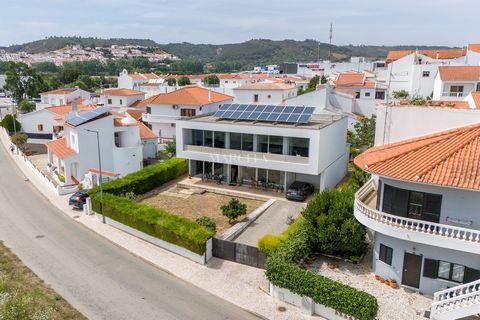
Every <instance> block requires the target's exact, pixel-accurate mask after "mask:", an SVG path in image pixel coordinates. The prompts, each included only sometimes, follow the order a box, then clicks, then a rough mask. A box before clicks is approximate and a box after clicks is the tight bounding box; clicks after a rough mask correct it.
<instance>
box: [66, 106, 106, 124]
mask: <svg viewBox="0 0 480 320" xmlns="http://www.w3.org/2000/svg"><path fill="white" fill-rule="evenodd" d="M109 111H110V108H108V107H99V108H97V109H93V110H90V111H87V112H82V113H80V114H72V115H69V116H67V117H65V120H66V121H67V122H68V123H70V124H71V125H72V126H78V125H81V124H82V123H85V122H88V121H90V120H92V119H95V118H96V117H98V116H101V115H102V114H105V113H107V112H109Z"/></svg>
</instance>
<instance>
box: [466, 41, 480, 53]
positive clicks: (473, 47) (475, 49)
mask: <svg viewBox="0 0 480 320" xmlns="http://www.w3.org/2000/svg"><path fill="white" fill-rule="evenodd" d="M468 50H470V51H473V52H478V53H480V44H477V43H471V44H469V45H468Z"/></svg>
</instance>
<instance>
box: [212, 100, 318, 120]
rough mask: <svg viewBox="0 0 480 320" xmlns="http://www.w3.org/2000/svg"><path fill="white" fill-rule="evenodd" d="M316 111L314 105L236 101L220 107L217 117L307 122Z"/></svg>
mask: <svg viewBox="0 0 480 320" xmlns="http://www.w3.org/2000/svg"><path fill="white" fill-rule="evenodd" d="M314 111H315V108H314V107H303V106H273V105H253V104H237V103H234V104H224V105H223V106H221V107H219V109H218V111H217V112H216V113H215V117H218V118H221V119H232V120H250V121H268V122H286V123H307V122H308V121H310V118H311V116H312V114H313V112H314Z"/></svg>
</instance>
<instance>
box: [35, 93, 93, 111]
mask: <svg viewBox="0 0 480 320" xmlns="http://www.w3.org/2000/svg"><path fill="white" fill-rule="evenodd" d="M90 97H91V93H90V92H88V91H85V90H82V89H80V88H63V89H57V90H52V91H47V92H42V93H40V102H38V103H37V104H36V110H41V109H43V108H46V107H50V106H62V105H66V104H68V103H70V102H72V101H73V100H76V99H82V100H89V99H90Z"/></svg>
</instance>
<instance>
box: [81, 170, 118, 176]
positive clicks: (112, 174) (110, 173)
mask: <svg viewBox="0 0 480 320" xmlns="http://www.w3.org/2000/svg"><path fill="white" fill-rule="evenodd" d="M88 171H89V172H93V173H96V174H100V170H98V169H96V168H90V169H88ZM103 175H106V176H110V177H117V176H119V175H120V173H116V172H113V171H108V170H102V176H103Z"/></svg>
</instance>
